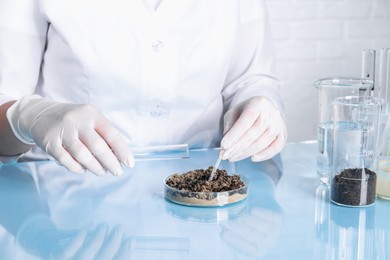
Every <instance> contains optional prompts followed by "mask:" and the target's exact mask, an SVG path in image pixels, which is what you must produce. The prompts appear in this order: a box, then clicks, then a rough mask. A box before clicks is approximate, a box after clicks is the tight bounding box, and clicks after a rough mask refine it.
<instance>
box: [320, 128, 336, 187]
mask: <svg viewBox="0 0 390 260" xmlns="http://www.w3.org/2000/svg"><path fill="white" fill-rule="evenodd" d="M332 132H333V122H326V123H323V124H321V125H320V126H319V127H318V133H317V140H318V151H317V174H318V176H319V178H320V181H321V182H322V183H324V184H328V181H329V175H330V170H331V165H332V149H333V147H332Z"/></svg>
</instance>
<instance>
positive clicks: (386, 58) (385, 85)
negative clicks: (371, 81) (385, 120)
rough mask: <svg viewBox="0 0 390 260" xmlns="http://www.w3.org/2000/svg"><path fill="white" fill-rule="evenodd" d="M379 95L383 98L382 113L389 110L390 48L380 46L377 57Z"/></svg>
mask: <svg viewBox="0 0 390 260" xmlns="http://www.w3.org/2000/svg"><path fill="white" fill-rule="evenodd" d="M378 85H379V97H380V98H382V99H383V101H384V106H383V110H382V113H383V114H384V115H388V114H389V112H390V48H382V49H381V51H380V57H379V78H378Z"/></svg>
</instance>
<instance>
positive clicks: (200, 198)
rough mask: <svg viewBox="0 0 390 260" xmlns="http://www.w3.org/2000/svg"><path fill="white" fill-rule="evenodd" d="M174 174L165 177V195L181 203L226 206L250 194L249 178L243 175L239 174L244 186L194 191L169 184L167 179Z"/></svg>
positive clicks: (168, 198)
mask: <svg viewBox="0 0 390 260" xmlns="http://www.w3.org/2000/svg"><path fill="white" fill-rule="evenodd" d="M172 176H173V175H170V176H168V177H167V178H165V179H164V195H165V198H166V199H167V200H169V201H171V202H174V203H176V204H180V205H185V206H196V207H215V206H224V205H229V204H232V203H237V202H239V201H242V200H244V199H246V197H247V194H248V180H247V179H246V178H245V177H244V176H242V175H238V176H239V177H240V180H241V181H242V182H243V183H244V186H242V187H240V188H238V189H234V190H229V191H221V192H193V191H186V190H180V189H177V188H173V187H171V186H169V185H168V184H167V180H168V179H169V178H170V177H172Z"/></svg>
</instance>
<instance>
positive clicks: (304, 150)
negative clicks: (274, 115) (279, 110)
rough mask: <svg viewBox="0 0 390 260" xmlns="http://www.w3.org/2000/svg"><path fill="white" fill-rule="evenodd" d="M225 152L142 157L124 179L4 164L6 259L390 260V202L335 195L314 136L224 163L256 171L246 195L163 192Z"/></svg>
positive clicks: (1, 200) (1, 236)
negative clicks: (319, 164)
mask: <svg viewBox="0 0 390 260" xmlns="http://www.w3.org/2000/svg"><path fill="white" fill-rule="evenodd" d="M217 154H218V151H217V150H213V149H210V150H192V151H190V158H189V159H181V160H166V161H145V162H138V163H137V165H136V167H135V168H133V169H126V171H125V173H124V175H123V176H122V177H120V178H117V177H112V176H110V175H107V176H105V177H96V176H94V175H92V174H86V175H75V174H71V173H69V172H67V171H66V170H65V169H64V168H63V167H60V166H58V165H57V164H56V163H55V162H30V163H19V164H3V165H2V166H0V206H1V208H0V245H1V246H0V259H61V258H70V259H390V201H384V200H379V199H378V200H377V201H376V203H375V205H373V206H371V207H366V208H347V207H340V206H336V205H334V204H331V203H329V199H328V190H327V189H326V188H324V187H322V186H318V185H319V181H318V178H317V176H316V171H315V160H316V159H315V155H316V143H314V142H313V143H310V142H308V143H296V144H288V145H287V146H286V147H285V149H284V150H283V152H282V154H281V157H276V158H274V160H269V161H266V162H262V163H252V162H250V160H244V161H241V162H239V163H236V164H232V163H228V162H223V163H222V165H221V168H224V169H226V170H227V171H228V172H230V173H240V174H243V175H245V176H246V177H247V179H248V180H249V192H248V197H247V199H245V200H244V201H241V202H238V203H235V204H231V205H228V206H223V207H209V208H199V207H188V206H182V205H178V204H174V203H172V202H170V201H167V200H166V199H165V198H164V185H163V180H164V178H166V177H167V176H168V175H170V174H172V173H177V172H186V171H189V170H193V169H201V168H203V169H204V168H207V167H208V166H211V165H213V164H214V162H215V160H216V158H217Z"/></svg>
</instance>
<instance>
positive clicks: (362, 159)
mask: <svg viewBox="0 0 390 260" xmlns="http://www.w3.org/2000/svg"><path fill="white" fill-rule="evenodd" d="M381 109H382V101H381V100H380V99H378V98H375V97H361V96H347V97H341V98H337V99H336V100H335V101H333V103H332V115H333V117H332V120H333V131H332V133H333V135H332V143H333V157H332V167H331V172H332V174H331V176H332V177H331V181H330V195H331V196H330V199H331V201H332V202H334V203H336V204H339V205H345V206H367V205H371V204H373V203H374V202H375V196H376V195H375V192H376V178H377V177H376V173H375V171H374V170H375V169H376V167H375V162H376V151H377V144H378V136H379V125H380V116H381Z"/></svg>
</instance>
